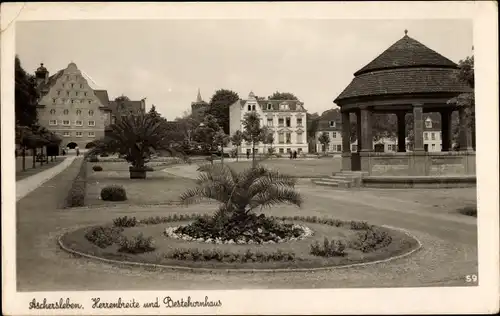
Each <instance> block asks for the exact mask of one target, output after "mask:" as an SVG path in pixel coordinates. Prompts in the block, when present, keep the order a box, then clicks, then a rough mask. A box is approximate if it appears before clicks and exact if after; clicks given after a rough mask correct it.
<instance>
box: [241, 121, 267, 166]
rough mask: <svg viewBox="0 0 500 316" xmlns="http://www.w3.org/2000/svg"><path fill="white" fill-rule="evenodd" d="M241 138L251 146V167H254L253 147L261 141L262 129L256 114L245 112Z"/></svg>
mask: <svg viewBox="0 0 500 316" xmlns="http://www.w3.org/2000/svg"><path fill="white" fill-rule="evenodd" d="M243 129H244V132H243V138H244V139H245V140H246V141H247V142H249V143H251V144H252V167H253V168H255V167H256V161H255V146H256V145H257V144H259V142H261V141H262V132H263V129H262V128H261V127H260V117H259V115H258V114H257V113H256V112H253V111H252V112H247V113H246V114H245V116H244V118H243Z"/></svg>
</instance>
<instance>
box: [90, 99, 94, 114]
mask: <svg viewBox="0 0 500 316" xmlns="http://www.w3.org/2000/svg"><path fill="white" fill-rule="evenodd" d="M89 102H90V101H89ZM89 116H94V111H92V110H89Z"/></svg>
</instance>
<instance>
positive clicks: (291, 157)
mask: <svg viewBox="0 0 500 316" xmlns="http://www.w3.org/2000/svg"><path fill="white" fill-rule="evenodd" d="M289 153H290V159H293V153H292V151H291V150H290V151H289Z"/></svg>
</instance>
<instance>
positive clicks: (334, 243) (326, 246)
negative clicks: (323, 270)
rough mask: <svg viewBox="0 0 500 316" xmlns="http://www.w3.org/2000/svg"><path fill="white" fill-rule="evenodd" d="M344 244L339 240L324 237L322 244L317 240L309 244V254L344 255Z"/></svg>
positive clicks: (322, 255) (324, 255) (323, 255)
mask: <svg viewBox="0 0 500 316" xmlns="http://www.w3.org/2000/svg"><path fill="white" fill-rule="evenodd" d="M345 248H346V244H345V243H344V242H343V241H340V240H331V241H330V240H328V238H326V237H325V239H324V240H323V245H320V243H319V242H318V241H316V242H315V243H313V244H312V245H311V254H312V255H313V256H321V257H342V256H344V255H345V252H344V251H345Z"/></svg>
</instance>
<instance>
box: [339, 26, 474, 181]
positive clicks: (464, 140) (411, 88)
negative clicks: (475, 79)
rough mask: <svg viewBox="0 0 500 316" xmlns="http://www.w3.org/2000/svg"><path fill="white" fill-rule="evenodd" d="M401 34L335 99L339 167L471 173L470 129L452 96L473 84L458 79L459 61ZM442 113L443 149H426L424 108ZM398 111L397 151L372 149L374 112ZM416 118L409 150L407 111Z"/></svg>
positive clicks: (375, 172) (384, 172)
mask: <svg viewBox="0 0 500 316" xmlns="http://www.w3.org/2000/svg"><path fill="white" fill-rule="evenodd" d="M407 33H408V32H407V31H406V30H405V35H404V37H403V38H401V39H400V40H399V41H397V42H396V43H395V44H393V45H392V46H391V47H389V48H388V49H387V50H385V51H384V52H383V53H382V54H380V55H379V56H378V57H377V58H375V59H374V60H373V61H372V62H370V63H369V64H368V65H366V66H365V67H363V68H362V69H360V70H358V71H357V72H355V73H354V79H353V80H352V81H351V83H350V84H349V85H348V86H347V88H345V90H344V91H343V92H342V93H341V94H340V95H339V96H338V97H337V98H336V99H335V100H334V102H335V103H336V104H337V105H338V106H339V107H340V108H341V112H342V142H343V144H342V149H343V150H342V151H343V152H342V170H343V171H361V173H362V174H364V175H366V176H368V177H370V176H371V177H373V176H410V177H420V176H431V177H435V176H457V175H458V176H461V175H464V176H466V175H467V176H471V175H475V173H476V168H475V160H476V159H475V151H474V149H473V147H472V134H471V128H470V126H469V124H467V118H466V114H465V112H464V109H463V108H458V107H456V105H454V104H451V103H450V102H449V100H450V99H452V98H454V97H457V96H458V95H460V94H462V93H467V92H471V89H470V88H469V87H468V86H466V85H464V84H463V83H461V82H459V81H458V80H457V79H456V72H457V70H458V65H457V64H456V63H454V62H452V61H451V60H449V59H447V58H446V57H444V56H442V55H440V54H439V53H437V52H435V51H433V50H431V49H430V48H428V47H426V46H425V45H423V44H421V43H420V42H418V41H416V40H415V39H413V38H411V37H409V36H408V34H407ZM457 110H458V111H459V118H460V137H459V148H460V150H459V151H452V150H451V141H452V130H451V115H452V113H453V111H457ZM428 112H439V113H440V116H441V139H442V149H441V152H426V151H425V150H424V140H423V132H424V125H423V124H424V113H428ZM351 113H355V115H356V119H357V130H356V134H357V139H358V146H357V152H352V153H351V148H350V133H351V128H350V121H349V117H350V114H351ZM375 113H383V114H396V116H397V122H398V123H397V144H398V146H397V149H398V150H397V152H388V153H386V152H374V150H373V136H372V117H373V114H375ZM409 113H412V114H413V119H414V144H413V150H412V151H407V148H406V125H405V116H406V114H409Z"/></svg>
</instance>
